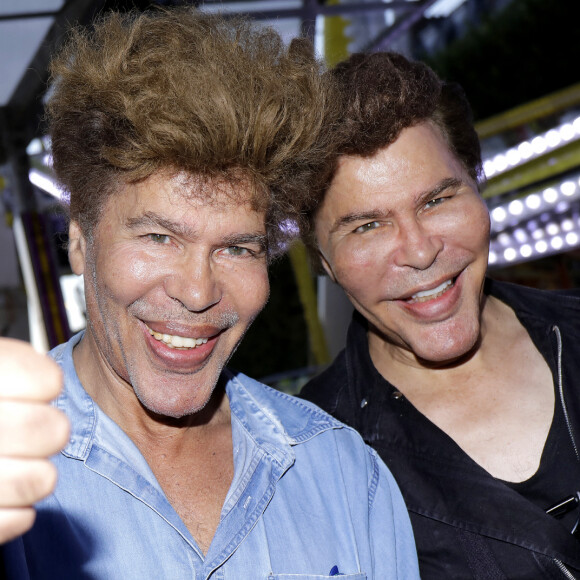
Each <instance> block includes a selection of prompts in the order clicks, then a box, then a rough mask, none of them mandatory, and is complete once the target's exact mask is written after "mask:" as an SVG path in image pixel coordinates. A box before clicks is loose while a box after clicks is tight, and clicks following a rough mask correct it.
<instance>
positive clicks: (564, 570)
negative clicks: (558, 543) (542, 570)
mask: <svg viewBox="0 0 580 580" xmlns="http://www.w3.org/2000/svg"><path fill="white" fill-rule="evenodd" d="M554 562H555V564H556V566H558V568H559V569H560V571H561V572H562V574H564V576H566V578H568V580H576V576H574V575H573V574H572V573H571V572H570V570H568V568H566V566H564V564H563V562H561V561H560V560H556V559H554Z"/></svg>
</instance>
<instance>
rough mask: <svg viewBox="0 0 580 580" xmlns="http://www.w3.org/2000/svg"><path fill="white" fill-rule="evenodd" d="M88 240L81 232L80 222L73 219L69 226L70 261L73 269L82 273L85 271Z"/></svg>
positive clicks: (79, 273) (76, 272)
mask: <svg viewBox="0 0 580 580" xmlns="http://www.w3.org/2000/svg"><path fill="white" fill-rule="evenodd" d="M86 251H87V241H86V239H85V236H84V235H83V233H82V232H81V228H80V227H79V224H78V223H77V222H75V221H71V223H70V225H69V227H68V261H69V262H70V265H71V268H72V271H73V272H74V273H75V274H77V275H79V276H80V275H81V274H83V273H84V271H85V260H86Z"/></svg>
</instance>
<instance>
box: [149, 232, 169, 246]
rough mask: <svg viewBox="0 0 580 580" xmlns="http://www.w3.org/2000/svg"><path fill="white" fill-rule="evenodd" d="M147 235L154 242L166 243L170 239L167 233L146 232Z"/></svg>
mask: <svg viewBox="0 0 580 580" xmlns="http://www.w3.org/2000/svg"><path fill="white" fill-rule="evenodd" d="M147 237H148V238H149V239H150V240H151V241H152V242H155V243H156V244H168V243H169V241H170V238H169V236H168V235H167V234H147Z"/></svg>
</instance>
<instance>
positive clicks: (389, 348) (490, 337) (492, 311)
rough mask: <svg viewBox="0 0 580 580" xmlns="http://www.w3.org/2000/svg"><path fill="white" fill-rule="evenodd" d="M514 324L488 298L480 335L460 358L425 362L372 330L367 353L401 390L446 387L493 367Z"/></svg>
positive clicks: (507, 310)
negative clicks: (468, 375) (464, 377)
mask: <svg viewBox="0 0 580 580" xmlns="http://www.w3.org/2000/svg"><path fill="white" fill-rule="evenodd" d="M512 322H513V323H514V324H512ZM515 325H517V326H518V328H519V323H518V322H517V318H516V316H515V314H514V313H513V311H512V310H511V309H510V308H509V307H508V306H506V305H505V304H503V303H502V302H500V301H499V300H497V299H496V298H493V297H487V298H486V299H485V301H484V303H483V309H482V313H481V322H480V332H479V336H478V338H477V340H476V342H475V344H473V345H472V346H471V347H470V348H469V349H468V350H466V351H465V352H464V353H463V354H461V355H460V356H459V357H455V358H453V359H449V360H443V361H430V360H425V359H422V358H420V357H418V356H416V355H415V354H414V353H413V352H412V351H411V350H409V349H407V348H404V347H402V346H400V345H397V344H394V343H392V342H390V341H388V340H386V339H385V338H384V337H383V336H381V335H379V334H377V333H375V332H373V331H372V330H369V332H368V341H369V351H370V355H371V359H372V361H373V363H374V365H375V367H376V368H377V370H378V371H379V372H380V373H381V375H383V377H385V379H387V380H388V381H389V382H391V383H392V384H393V385H396V386H397V387H398V388H399V387H400V388H401V389H402V390H404V389H405V385H409V386H408V387H407V388H408V389H411V388H412V385H413V384H416V385H423V384H425V383H426V382H427V381H428V382H429V385H430V390H433V389H434V388H436V386H437V384H439V382H441V383H442V384H443V385H445V387H446V388H448V386H449V382H450V381H451V380H452V378H453V377H454V376H457V377H459V376H460V375H462V374H464V373H472V372H474V371H476V370H477V369H485V368H486V367H488V365H493V364H494V361H495V357H496V350H497V348H503V346H501V345H503V344H504V341H503V338H504V337H505V335H506V332H509V329H510V328H512V326H515Z"/></svg>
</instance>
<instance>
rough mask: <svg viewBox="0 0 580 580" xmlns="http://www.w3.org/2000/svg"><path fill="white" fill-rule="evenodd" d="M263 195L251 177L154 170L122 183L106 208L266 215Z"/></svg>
mask: <svg viewBox="0 0 580 580" xmlns="http://www.w3.org/2000/svg"><path fill="white" fill-rule="evenodd" d="M262 198H263V196H262V195H260V194H259V192H257V191H256V188H255V187H254V186H253V184H252V183H251V182H250V181H249V180H248V179H243V178H239V179H236V180H235V181H234V180H232V181H230V180H226V179H220V178H207V177H202V176H197V175H191V174H186V173H169V172H158V173H154V174H153V175H151V176H150V177H148V178H147V179H144V180H142V181H140V182H137V183H128V184H124V185H122V186H121V187H120V188H119V190H118V191H117V192H116V193H115V194H113V195H112V196H111V197H110V198H109V200H108V201H107V203H106V205H105V208H104V211H105V212H107V210H108V209H111V210H113V211H115V212H120V213H123V214H132V213H146V212H148V211H156V212H158V213H159V212H162V213H167V214H176V215H177V214H179V213H182V214H184V215H186V214H192V215H194V214H196V213H199V212H205V213H207V212H209V213H220V214H230V213H231V214H235V213H236V212H238V211H239V209H240V208H241V207H242V208H244V209H245V210H246V212H250V213H255V214H256V215H259V216H264V215H265V209H263V208H262V207H261V206H262V205H263V202H262Z"/></svg>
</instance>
